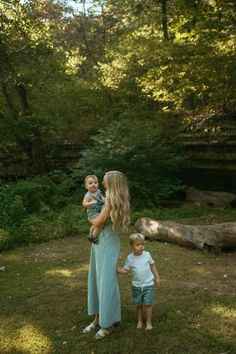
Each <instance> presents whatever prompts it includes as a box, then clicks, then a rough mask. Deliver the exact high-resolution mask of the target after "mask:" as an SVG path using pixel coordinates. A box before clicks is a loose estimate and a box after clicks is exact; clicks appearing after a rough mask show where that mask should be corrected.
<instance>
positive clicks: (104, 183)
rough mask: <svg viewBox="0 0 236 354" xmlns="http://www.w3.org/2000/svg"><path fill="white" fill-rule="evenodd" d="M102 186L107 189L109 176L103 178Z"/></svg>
mask: <svg viewBox="0 0 236 354" xmlns="http://www.w3.org/2000/svg"><path fill="white" fill-rule="evenodd" d="M102 185H103V187H104V188H105V189H107V176H106V175H105V176H104V177H103V180H102Z"/></svg>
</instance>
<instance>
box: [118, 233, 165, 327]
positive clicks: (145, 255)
mask: <svg viewBox="0 0 236 354" xmlns="http://www.w3.org/2000/svg"><path fill="white" fill-rule="evenodd" d="M129 241H130V245H131V246H132V248H133V252H132V253H130V254H129V255H128V257H127V258H126V261H125V265H124V268H118V267H117V273H121V274H128V273H129V271H130V270H131V273H132V293H133V303H134V304H135V305H136V313H137V322H138V323H137V328H138V329H141V328H142V326H143V311H144V310H145V312H146V321H147V322H146V330H151V329H152V302H153V295H154V284H155V285H156V286H157V287H159V286H160V278H159V275H158V272H157V268H156V266H155V262H154V260H153V259H152V257H151V255H150V253H149V252H146V251H144V236H143V235H142V234H140V233H134V234H131V235H130V236H129Z"/></svg>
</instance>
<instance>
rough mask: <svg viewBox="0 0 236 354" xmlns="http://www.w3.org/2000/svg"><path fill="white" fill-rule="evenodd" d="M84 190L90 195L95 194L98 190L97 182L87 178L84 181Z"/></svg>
mask: <svg viewBox="0 0 236 354" xmlns="http://www.w3.org/2000/svg"><path fill="white" fill-rule="evenodd" d="M85 188H86V189H87V190H88V191H89V192H91V193H94V192H96V191H97V189H98V180H97V179H95V178H93V177H89V178H88V179H87V181H86V184H85Z"/></svg>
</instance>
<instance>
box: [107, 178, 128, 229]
mask: <svg viewBox="0 0 236 354" xmlns="http://www.w3.org/2000/svg"><path fill="white" fill-rule="evenodd" d="M105 176H106V182H107V183H106V184H107V190H106V202H107V205H108V206H110V207H111V214H110V215H111V220H112V223H113V227H114V229H115V230H116V231H121V232H125V231H127V229H128V225H129V224H130V217H129V212H130V205H129V189H128V186H127V182H126V178H125V176H124V175H123V173H121V172H119V171H108V172H107V173H106V174H105Z"/></svg>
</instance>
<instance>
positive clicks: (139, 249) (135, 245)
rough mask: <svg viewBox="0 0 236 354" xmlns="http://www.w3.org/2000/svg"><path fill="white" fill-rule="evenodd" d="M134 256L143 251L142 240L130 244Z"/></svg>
mask: <svg viewBox="0 0 236 354" xmlns="http://www.w3.org/2000/svg"><path fill="white" fill-rule="evenodd" d="M132 247H133V250H134V253H135V254H137V255H138V254H141V253H142V252H143V250H144V240H136V241H134V242H133V244H132Z"/></svg>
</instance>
